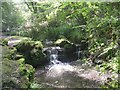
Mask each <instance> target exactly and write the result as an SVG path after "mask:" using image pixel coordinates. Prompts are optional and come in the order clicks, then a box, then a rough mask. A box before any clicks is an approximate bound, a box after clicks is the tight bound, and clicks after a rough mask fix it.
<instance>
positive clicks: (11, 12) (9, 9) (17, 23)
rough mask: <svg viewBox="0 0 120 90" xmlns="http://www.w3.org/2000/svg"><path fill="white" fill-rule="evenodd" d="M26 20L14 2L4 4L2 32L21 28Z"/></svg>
mask: <svg viewBox="0 0 120 90" xmlns="http://www.w3.org/2000/svg"><path fill="white" fill-rule="evenodd" d="M23 21H24V19H23V17H22V15H21V13H20V12H19V11H18V10H17V8H16V7H15V6H14V4H13V3H12V2H2V31H3V32H5V31H11V30H15V29H18V28H20V27H21V24H22V23H23Z"/></svg>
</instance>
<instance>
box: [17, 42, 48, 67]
mask: <svg viewBox="0 0 120 90" xmlns="http://www.w3.org/2000/svg"><path fill="white" fill-rule="evenodd" d="M16 48H17V51H18V52H19V53H21V54H22V55H23V56H24V57H25V62H26V63H28V64H31V65H33V66H34V67H38V66H40V65H43V64H45V63H46V62H48V61H47V60H46V55H45V54H44V53H43V52H42V48H43V45H42V43H41V42H40V41H32V40H28V41H27V40H23V41H22V42H20V43H18V44H17V45H16Z"/></svg>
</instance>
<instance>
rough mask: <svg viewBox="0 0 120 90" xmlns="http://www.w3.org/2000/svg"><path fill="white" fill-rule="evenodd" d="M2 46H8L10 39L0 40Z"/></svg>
mask: <svg viewBox="0 0 120 90" xmlns="http://www.w3.org/2000/svg"><path fill="white" fill-rule="evenodd" d="M0 45H2V46H5V45H8V39H7V38H0Z"/></svg>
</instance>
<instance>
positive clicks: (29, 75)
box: [2, 58, 35, 90]
mask: <svg viewBox="0 0 120 90" xmlns="http://www.w3.org/2000/svg"><path fill="white" fill-rule="evenodd" d="M21 68H24V69H21ZM23 70H27V72H26V73H25V74H23V75H22V74H21V72H22V71H23ZM34 73H35V69H34V68H33V67H32V66H31V65H28V64H25V63H24V59H23V58H21V59H19V60H18V61H13V60H9V59H7V58H3V61H2V88H3V89H4V88H11V89H12V90H14V89H15V90H16V89H17V88H29V86H30V84H31V83H32V82H33V78H34Z"/></svg>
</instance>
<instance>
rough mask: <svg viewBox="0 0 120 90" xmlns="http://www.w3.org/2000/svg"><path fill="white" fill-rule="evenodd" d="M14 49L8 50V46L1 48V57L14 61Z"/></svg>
mask: <svg viewBox="0 0 120 90" xmlns="http://www.w3.org/2000/svg"><path fill="white" fill-rule="evenodd" d="M16 51H17V50H16V48H10V47H8V46H2V57H3V58H8V59H12V60H13V59H14V55H15V54H16Z"/></svg>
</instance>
